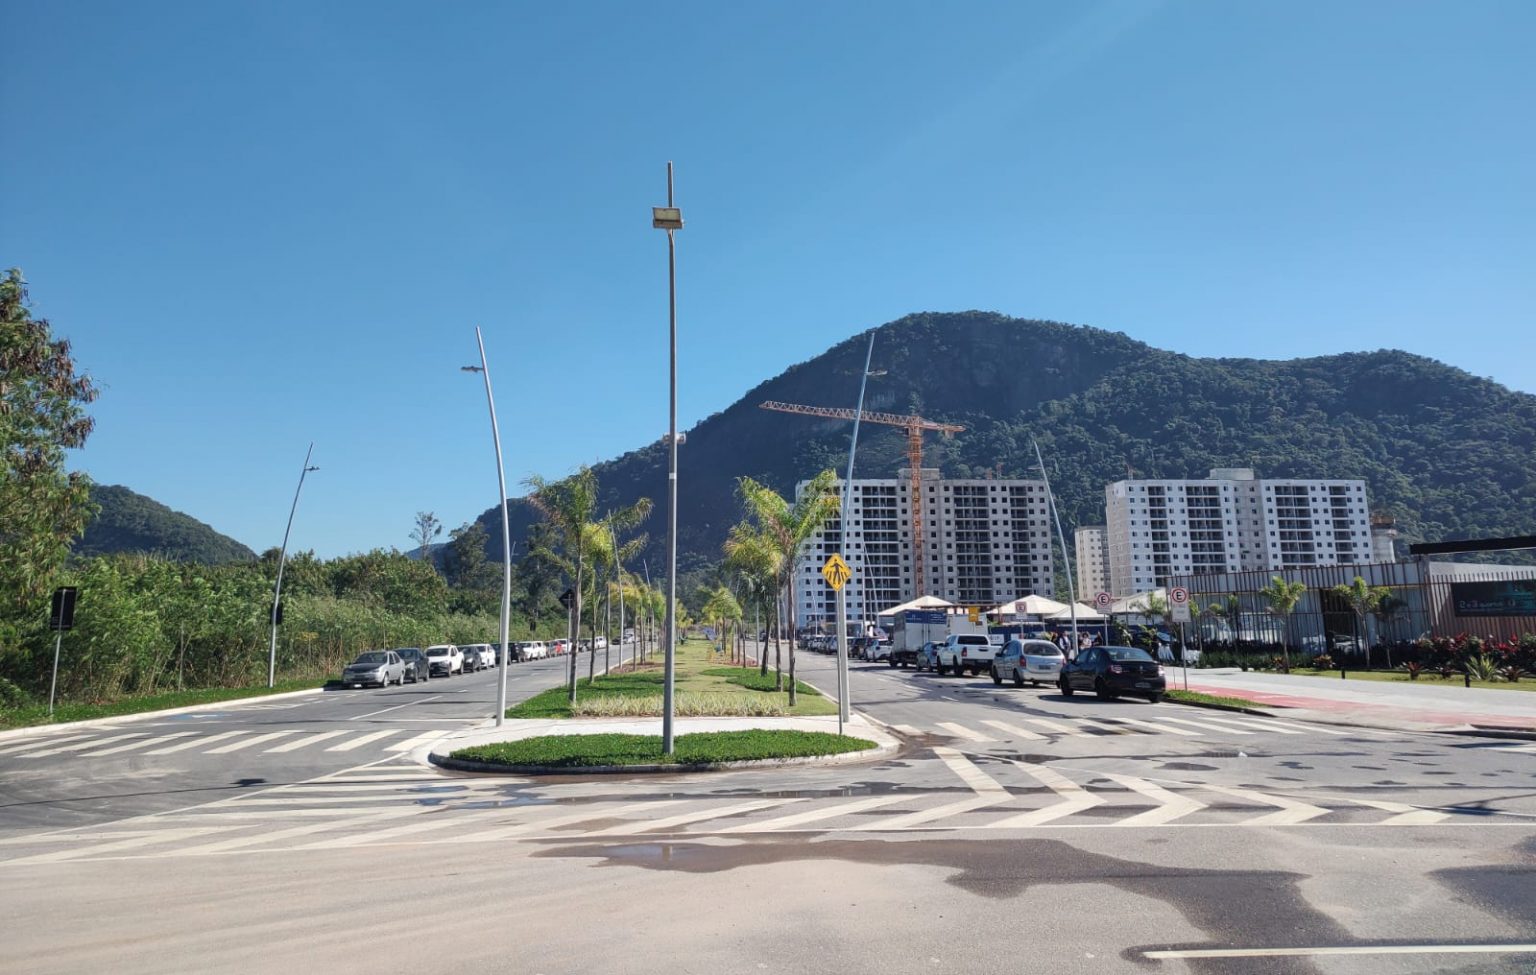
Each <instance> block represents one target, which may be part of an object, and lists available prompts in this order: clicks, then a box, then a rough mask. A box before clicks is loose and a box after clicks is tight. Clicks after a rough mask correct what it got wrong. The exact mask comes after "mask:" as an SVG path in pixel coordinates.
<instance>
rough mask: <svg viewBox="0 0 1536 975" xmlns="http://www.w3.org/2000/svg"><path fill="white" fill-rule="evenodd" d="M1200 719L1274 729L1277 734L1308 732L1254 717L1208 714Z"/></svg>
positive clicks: (1242, 726) (1221, 723) (1246, 726)
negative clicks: (1257, 719) (1282, 726)
mask: <svg viewBox="0 0 1536 975" xmlns="http://www.w3.org/2000/svg"><path fill="white" fill-rule="evenodd" d="M1200 720H1202V721H1207V722H1210V723H1211V724H1215V725H1218V726H1223V727H1224V726H1227V725H1233V726H1236V727H1239V728H1259V729H1261V730H1263V731H1273V732H1274V733H1275V734H1277V735H1301V734H1305V733H1306V732H1302V731H1296V730H1294V729H1292V728H1281V727H1278V726H1276V725H1272V724H1270V723H1269V722H1268V721H1256V720H1254V719H1252V718H1228V717H1226V716H1222V717H1219V718H1218V717H1215V716H1207V717H1203V718H1201V719H1200Z"/></svg>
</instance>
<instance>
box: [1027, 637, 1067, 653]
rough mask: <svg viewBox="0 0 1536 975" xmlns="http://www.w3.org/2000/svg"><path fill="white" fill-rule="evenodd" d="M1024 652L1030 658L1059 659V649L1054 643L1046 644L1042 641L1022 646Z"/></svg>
mask: <svg viewBox="0 0 1536 975" xmlns="http://www.w3.org/2000/svg"><path fill="white" fill-rule="evenodd" d="M1024 652H1025V653H1027V654H1029V655H1030V656H1031V657H1059V656H1061V648H1060V647H1058V646H1056V644H1054V643H1046V642H1045V641H1043V640H1040V641H1036V642H1033V643H1026V644H1025V645H1024Z"/></svg>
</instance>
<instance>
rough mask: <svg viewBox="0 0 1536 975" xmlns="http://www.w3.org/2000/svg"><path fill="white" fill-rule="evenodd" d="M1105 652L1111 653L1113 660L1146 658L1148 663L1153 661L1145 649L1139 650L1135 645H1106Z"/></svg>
mask: <svg viewBox="0 0 1536 975" xmlns="http://www.w3.org/2000/svg"><path fill="white" fill-rule="evenodd" d="M1104 652H1105V653H1107V654H1109V657H1110V659H1111V660H1145V661H1147V662H1148V663H1150V662H1151V661H1152V658H1151V657H1149V656H1147V652H1146V651H1145V650H1137V649H1136V648H1135V647H1105V648H1104Z"/></svg>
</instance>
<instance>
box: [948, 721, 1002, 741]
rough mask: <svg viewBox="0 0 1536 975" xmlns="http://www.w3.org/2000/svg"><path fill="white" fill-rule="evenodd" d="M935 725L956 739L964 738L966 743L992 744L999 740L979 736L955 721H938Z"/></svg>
mask: <svg viewBox="0 0 1536 975" xmlns="http://www.w3.org/2000/svg"><path fill="white" fill-rule="evenodd" d="M934 723H935V724H937V725H938V726H939V727H940V728H943V729H944V730H945V731H947V732H949V733H950V734H952V735H954V736H955V737H956V738H964V739H965V740H966V741H981V742H992V741H996V740H997V739H996V738H988V737H987V736H986V735H983V734H978V733H977V732H974V731H972V730H971V729H969V728H967V727H966V726H965V725H963V724H955V723H954V722H953V721H937V722H934Z"/></svg>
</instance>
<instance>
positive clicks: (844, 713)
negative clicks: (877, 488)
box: [837, 331, 875, 734]
mask: <svg viewBox="0 0 1536 975" xmlns="http://www.w3.org/2000/svg"><path fill="white" fill-rule="evenodd" d="M874 354H875V333H874V332H873V331H871V332H870V333H869V348H868V349H866V350H865V352H864V371H863V372H862V373H861V374H860V375H859V406H858V409H856V410H854V411H853V435H852V436H851V437H849V438H848V476H847V477H846V478H844V479H843V497H842V502H843V510H842V511H841V512H840V513H839V515H838V518H839V525H840V526H841V532H840V535H841V538H840V539H839V542H840V547H841V548H842V549H843V551H844V552H845V553H847V557H848V558H850V559H851V558H853V552H852V550H851V549H850V548H849V545H848V518H849V515H850V514H851V512H852V509H853V456H854V454H855V453H856V452H857V451H858V449H859V420H860V419H861V418H862V417H863V416H864V389H865V387H867V386H868V385H869V362H870V359H871V358H873V357H874ZM860 571H861V572H862V571H864V566H863V563H862V561H861V562H860ZM843 588H847V587H846V585H845V586H844V587H843ZM861 591H862V590H861ZM863 612H864V606H863V601H862V600H860V607H859V614H860V616H862V615H863ZM852 717H853V715H852V709H851V708H849V706H848V599H847V597H846V596H844V595H843V590H842V589H839V590H838V591H837V733H838V734H842V733H843V725H844V724H845V723H847V722H848V721H850V720H852Z"/></svg>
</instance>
